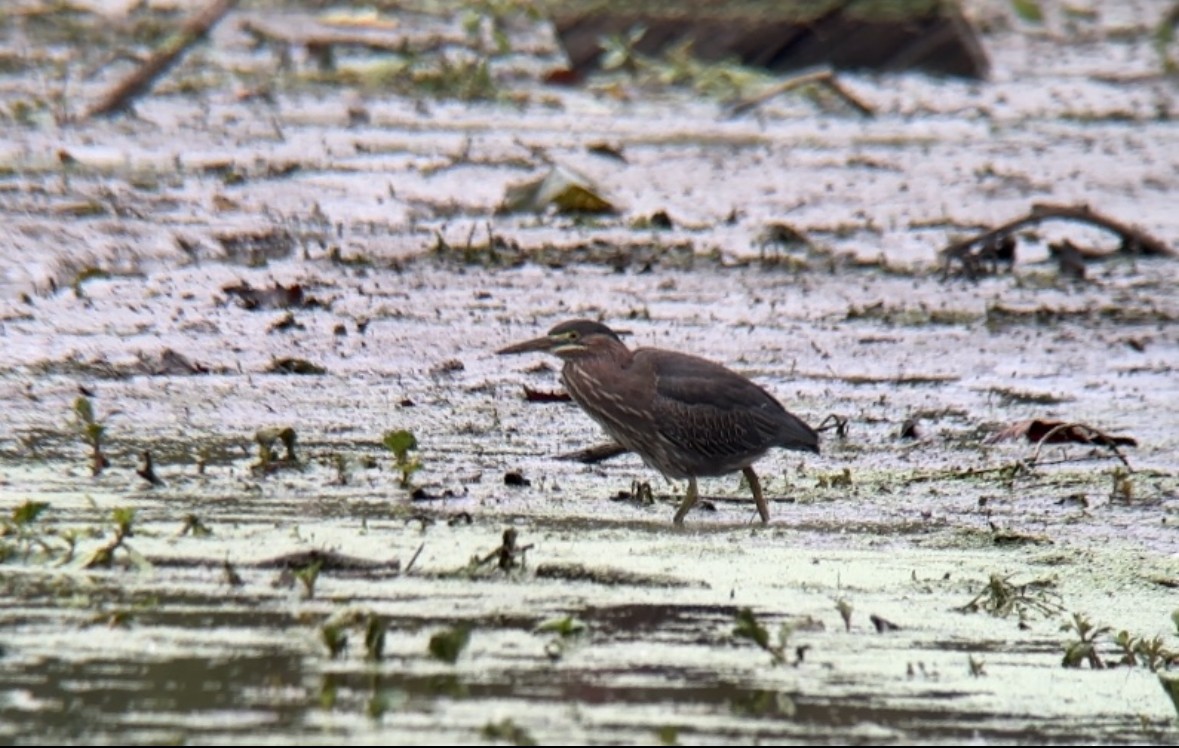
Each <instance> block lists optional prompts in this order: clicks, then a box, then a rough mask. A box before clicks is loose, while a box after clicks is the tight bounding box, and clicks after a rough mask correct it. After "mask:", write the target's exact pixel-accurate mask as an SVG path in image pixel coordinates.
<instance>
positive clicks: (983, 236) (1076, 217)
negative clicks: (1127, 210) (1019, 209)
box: [940, 203, 1176, 275]
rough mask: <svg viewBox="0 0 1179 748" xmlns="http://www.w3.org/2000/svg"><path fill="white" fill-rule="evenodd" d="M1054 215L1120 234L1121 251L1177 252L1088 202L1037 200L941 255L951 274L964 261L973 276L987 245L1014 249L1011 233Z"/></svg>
mask: <svg viewBox="0 0 1179 748" xmlns="http://www.w3.org/2000/svg"><path fill="white" fill-rule="evenodd" d="M1053 218H1059V219H1062V220H1066V221H1078V222H1080V223H1087V224H1089V225H1091V226H1096V227H1097V228H1100V229H1104V230H1106V231H1108V232H1110V233H1112V234H1115V235H1117V237H1118V238H1119V239H1121V241H1122V245H1121V247H1120V248H1119V249H1118V251H1120V252H1124V253H1127V254H1136V255H1147V256H1159V257H1175V256H1176V253H1175V251H1174V250H1172V249H1171V248H1170V247H1168V246H1167V245H1166V244H1165V243H1164V242H1163V241H1162V240H1161V239H1158V238H1156V237H1154V236H1151V235H1150V234H1147V233H1146V232H1144V231H1142V230H1141V229H1138V228H1136V227H1134V226H1130V225H1129V224H1126V223H1122V222H1121V221H1118V220H1117V219H1114V218H1110V217H1109V216H1106V215H1103V214H1101V213H1098V212H1097V211H1095V210H1093V209H1092V208H1090V207H1089V206H1088V205H1083V204H1082V205H1055V204H1049V203H1034V204H1033V205H1032V209H1031V211H1030V212H1028V214H1027V215H1025V216H1021V217H1020V218H1016V219H1015V220H1013V221H1008V222H1007V223H1004V224H1002V225H1000V226H996V227H995V228H993V229H990V230H988V231H984V232H982V233H980V234H976V235H975V236H971V237H968V238H966V239H962V240H961V241H957V242H954V243H953V244H950V245H949V246H947V247H946V248H944V249H943V250H941V252H940V254H941V256H942V258H943V260H944V266H943V269H944V271H945V273H946V274H947V275H948V273H949V271H950V267H951V265H952V263H953V262H955V261H957V262H959V263H961V264H962V266H963V268H964V269H966V270H967V274H968V275H970V274H971V272H970V271H971V269H972V268H973V267H974V266H975V265H977V264H979V263H978V262H977V261H978V260H980V259H981V260H985V259H988V258H987V257H983V255H985V254H987V250H988V248H992V247H1008V246H1009V247H1010V248H1011V250H1012V251H1013V250H1014V245H1013V243H1012V241H1013V240H1012V239H1011V235H1012V234H1014V233H1015V232H1016V231H1018V230H1020V229H1022V228H1024V227H1025V226H1031V225H1034V224H1038V223H1041V222H1043V221H1047V220H1049V219H1053ZM975 248H978V250H979V251H978V252H975V251H974V250H975ZM1012 256H1014V255H1012Z"/></svg>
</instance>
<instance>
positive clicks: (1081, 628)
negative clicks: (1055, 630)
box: [1060, 613, 1113, 670]
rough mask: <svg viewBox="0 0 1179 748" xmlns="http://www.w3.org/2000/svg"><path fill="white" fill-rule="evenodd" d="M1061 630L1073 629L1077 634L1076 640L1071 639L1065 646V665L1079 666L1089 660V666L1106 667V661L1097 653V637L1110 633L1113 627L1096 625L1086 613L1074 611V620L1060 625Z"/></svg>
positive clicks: (1094, 667)
mask: <svg viewBox="0 0 1179 748" xmlns="http://www.w3.org/2000/svg"><path fill="white" fill-rule="evenodd" d="M1060 629H1061V631H1073V632H1074V633H1076V635H1077V639H1076V640H1075V641H1070V642H1068V643H1066V644H1065V647H1064V660H1063V661H1062V662H1061V665H1063V666H1064V667H1073V668H1077V667H1080V666H1081V665H1083V664H1084V663H1086V662H1088V663H1089V667H1091V668H1093V669H1094V670H1099V669H1101V668H1104V667H1105V662H1104V661H1102V659H1101V657H1100V656H1099V655H1098V654H1097V638H1098V637H1100V636H1102V635H1104V634H1108V633H1109V632H1110V631H1113V629H1112V628H1111V627H1110V626H1095V625H1094V624H1093V623H1092V622H1091V621H1090V620H1089V618H1088V617H1087V616H1086V615H1085V614H1084V613H1073V617H1072V620H1070V621H1068V622H1067V623H1065V624H1064V625H1062V626H1061V627H1060Z"/></svg>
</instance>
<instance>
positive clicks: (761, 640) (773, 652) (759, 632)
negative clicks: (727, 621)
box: [733, 608, 801, 665]
mask: <svg viewBox="0 0 1179 748" xmlns="http://www.w3.org/2000/svg"><path fill="white" fill-rule="evenodd" d="M736 624H737V625H736V626H734V627H733V636H735V637H737V638H738V639H749V640H750V641H752V642H753V643H754V644H756V645H757V646H759V647H761V648H762V649H764V650H765V651H766V652H769V653H770V657H771V658H772V662H773V664H775V665H785V664H786V663H787V662H788V660H787V657H786V646H787V644H788V643H789V641H790V634H791V633H793V627H792V626H791V625H790V624H788V623H783V624H782V625H781V626H780V627H779V628H778V641H777V643H776V644H775V643H772V642H771V641H770V632H769V631H767V630H766V628H765V626H763V625H761V622H760V621H758V620H757V616H755V615H754V614H753V609H752V608H741V609H740V610H738V611H737V616H736ZM800 659H801V657H800Z"/></svg>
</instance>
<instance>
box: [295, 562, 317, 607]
mask: <svg viewBox="0 0 1179 748" xmlns="http://www.w3.org/2000/svg"><path fill="white" fill-rule="evenodd" d="M321 568H323V561H322V560H317V561H313V562H311V563H309V564H307V565H306V566H304V567H303V568H301V569H296V570H295V579H298V580H299V581H300V582H302V583H303V597H305V598H306V599H308V600H310V599H311V598H313V597H315V583H316V581H318V580H319V570H320V569H321Z"/></svg>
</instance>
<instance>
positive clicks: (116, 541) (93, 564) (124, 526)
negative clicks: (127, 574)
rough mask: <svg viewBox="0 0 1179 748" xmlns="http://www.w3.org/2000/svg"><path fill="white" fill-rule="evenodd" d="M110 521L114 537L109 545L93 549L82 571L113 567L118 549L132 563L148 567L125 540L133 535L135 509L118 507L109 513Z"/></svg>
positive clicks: (143, 559) (145, 561) (145, 560)
mask: <svg viewBox="0 0 1179 748" xmlns="http://www.w3.org/2000/svg"><path fill="white" fill-rule="evenodd" d="M111 519H112V520H113V521H114V523H115V536H114V538H112V539H111V541H110V542H109V543H107V544H106V545H104V546H102V547H101V548H97V549H95V551H94V553H92V554H90V558H89V559H87V561H86V563H85V564H83V565H82V568H83V569H100V568H101V569H109V568H111V566H113V565H114V561H115V551H117V550H119V549H120V548H121V549H123V551H124V552H125V553H126V554H127V556H128V557H129V558H130V559H131V561H132V563H133V564H134V565H136V566H140V567H148V566H150V564H149V563H148V562H147V559H145V558H143V557H142V556H140V555H139V554H138V553H136V552H135V550H134V549H133V548H131V547H130V546H129V545H127V538H130V537H133V536H134V535H135V530H134V525H135V509H134V508H132V507H127V506H123V507H118V508H117V509H114V510H113V511H112V512H111Z"/></svg>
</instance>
